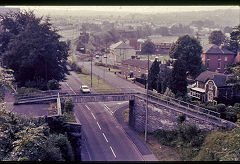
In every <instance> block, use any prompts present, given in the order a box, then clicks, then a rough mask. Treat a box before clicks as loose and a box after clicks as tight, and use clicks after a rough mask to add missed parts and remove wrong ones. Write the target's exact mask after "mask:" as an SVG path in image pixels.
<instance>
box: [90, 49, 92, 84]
mask: <svg viewBox="0 0 240 164" xmlns="http://www.w3.org/2000/svg"><path fill="white" fill-rule="evenodd" d="M90 53H91V88H92V60H93V55H92V52H90Z"/></svg>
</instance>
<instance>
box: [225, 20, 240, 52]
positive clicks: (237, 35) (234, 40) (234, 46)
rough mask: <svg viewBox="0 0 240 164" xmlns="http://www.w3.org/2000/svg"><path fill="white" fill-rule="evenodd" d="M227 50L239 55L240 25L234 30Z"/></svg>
mask: <svg viewBox="0 0 240 164" xmlns="http://www.w3.org/2000/svg"><path fill="white" fill-rule="evenodd" d="M227 49H229V50H230V51H232V52H234V53H237V52H238V51H239V50H240V24H239V25H238V26H236V27H234V28H233V31H232V32H231V34H230V41H229V44H228V46H227Z"/></svg>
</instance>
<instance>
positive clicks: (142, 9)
mask: <svg viewBox="0 0 240 164" xmlns="http://www.w3.org/2000/svg"><path fill="white" fill-rule="evenodd" d="M6 7H19V8H21V9H34V10H41V9H49V10H65V11H67V10H91V11H117V12H151V13H156V12H161V13H165V12H183V11H199V10H216V9H239V6H6Z"/></svg>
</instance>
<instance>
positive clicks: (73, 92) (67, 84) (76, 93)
mask: <svg viewBox="0 0 240 164" xmlns="http://www.w3.org/2000/svg"><path fill="white" fill-rule="evenodd" d="M66 84H67V86H68V87H69V88H70V89H71V90H72V91H73V93H74V94H75V95H76V94H77V93H76V92H74V90H73V89H72V88H71V87H70V86H69V85H68V83H66Z"/></svg>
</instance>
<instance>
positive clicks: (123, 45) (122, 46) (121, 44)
mask: <svg viewBox="0 0 240 164" xmlns="http://www.w3.org/2000/svg"><path fill="white" fill-rule="evenodd" d="M110 49H133V47H131V46H130V45H128V44H126V43H124V42H123V41H120V42H117V43H115V44H112V45H111V46H110Z"/></svg>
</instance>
